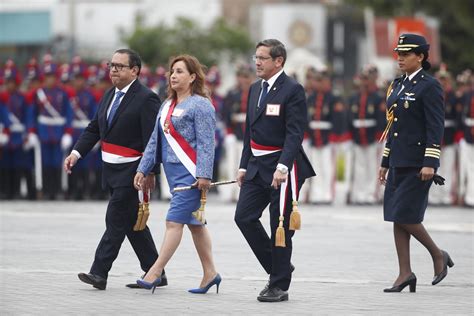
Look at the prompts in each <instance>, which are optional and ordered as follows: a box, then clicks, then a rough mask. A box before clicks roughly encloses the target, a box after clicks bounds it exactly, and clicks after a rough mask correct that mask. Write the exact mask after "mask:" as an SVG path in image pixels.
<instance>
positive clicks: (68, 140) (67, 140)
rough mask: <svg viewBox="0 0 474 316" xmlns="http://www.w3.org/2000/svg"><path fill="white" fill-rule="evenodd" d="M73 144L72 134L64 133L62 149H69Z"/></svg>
mask: <svg viewBox="0 0 474 316" xmlns="http://www.w3.org/2000/svg"><path fill="white" fill-rule="evenodd" d="M71 146H72V136H71V135H70V134H64V135H63V137H62V138H61V149H62V150H63V151H67V150H69V148H71Z"/></svg>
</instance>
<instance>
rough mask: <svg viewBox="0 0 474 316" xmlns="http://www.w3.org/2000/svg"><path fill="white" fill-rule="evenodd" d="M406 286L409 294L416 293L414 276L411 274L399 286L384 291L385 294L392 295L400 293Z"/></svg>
mask: <svg viewBox="0 0 474 316" xmlns="http://www.w3.org/2000/svg"><path fill="white" fill-rule="evenodd" d="M407 285H409V286H410V292H413V293H415V292H416V275H415V274H414V273H412V274H411V275H410V276H409V277H408V279H406V280H405V281H403V282H402V283H400V284H399V285H394V286H392V287H391V288H388V289H384V290H383V291H384V292H385V293H394V292H401V291H402V290H403V289H404V288H405V287H406V286H407Z"/></svg>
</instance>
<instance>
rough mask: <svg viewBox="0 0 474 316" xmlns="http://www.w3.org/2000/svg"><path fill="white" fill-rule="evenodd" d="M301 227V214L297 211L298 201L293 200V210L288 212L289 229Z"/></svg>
mask: <svg viewBox="0 0 474 316" xmlns="http://www.w3.org/2000/svg"><path fill="white" fill-rule="evenodd" d="M299 229H301V214H300V212H299V211H298V201H293V210H292V211H291V214H290V230H299Z"/></svg>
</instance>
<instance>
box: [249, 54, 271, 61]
mask: <svg viewBox="0 0 474 316" xmlns="http://www.w3.org/2000/svg"><path fill="white" fill-rule="evenodd" d="M268 59H273V57H272V56H269V57H263V56H257V55H253V56H252V60H253V61H257V60H258V61H265V60H268Z"/></svg>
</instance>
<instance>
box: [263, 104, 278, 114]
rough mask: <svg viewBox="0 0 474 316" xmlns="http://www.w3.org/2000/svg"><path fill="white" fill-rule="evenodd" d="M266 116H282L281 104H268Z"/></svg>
mask: <svg viewBox="0 0 474 316" xmlns="http://www.w3.org/2000/svg"><path fill="white" fill-rule="evenodd" d="M265 114H266V115H268V116H280V104H267V110H266V112H265Z"/></svg>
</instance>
